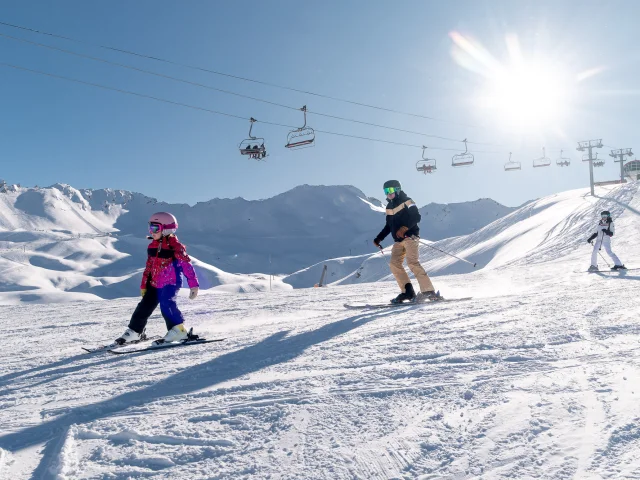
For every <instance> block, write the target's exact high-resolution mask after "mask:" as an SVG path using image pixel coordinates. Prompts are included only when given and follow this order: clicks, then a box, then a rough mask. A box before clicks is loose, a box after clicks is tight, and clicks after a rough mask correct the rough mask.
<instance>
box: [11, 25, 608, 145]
mask: <svg viewBox="0 0 640 480" xmlns="http://www.w3.org/2000/svg"><path fill="white" fill-rule="evenodd" d="M0 25H4V26H7V27H11V28H15V29H19V30H24V31H28V32H32V33H36V34H39V35H46V36H49V37H53V38H60V39H63V40H67V41H71V42H74V43H78V44H82V45H89V46H93V47H98V48H102V49H105V50H111V51H114V52H118V53H124V54H127V55H132V56H136V57H140V58H146V59H150V60H154V61H158V62H162V63H167V64H171V65H176V66H180V67H183V68H189V69H194V70H199V71H203V72H207V73H212V74H215V75H221V76H225V77H229V78H234V79H237V80H243V81H247V82H253V83H257V84H262V85H266V86H271V87H275V88H280V89H285V90H291V91H295V92H298V93H304V94H308V95H313V96H317V97H321V98H327V99H331V100H336V101H340V102H345V103H350V104H353V105H358V106H362V107H367V108H373V109H377V110H382V111H387V112H391V113H397V114H402V115H407V116H412V117H418V118H425V119H428V120H433V121H437V122H443V123H451V124H454V125H460V126H467V127H472V128H483V129H486V128H487V127H483V126H478V125H468V124H463V123H459V122H453V121H449V120H444V119H439V118H436V117H430V116H426V115H421V114H416V113H410V112H404V111H401V110H397V109H390V108H385V107H379V106H375V105H370V104H366V103H362V102H355V101H352V100H347V99H342V98H338V97H333V96H330V95H324V94H319V93H315V92H311V91H306V90H301V89H296V88H293V87H286V86H282V85H277V84H274V83H270V82H264V81H261V80H255V79H250V78H247V77H242V76H238V75H232V74H228V73H224V72H218V71H215V70H210V69H206V68H203V67H197V66H193V65H188V64H183V63H180V62H176V61H173V60H167V59H163V58H160V57H155V56H151V55H145V54H141V53H137V52H133V51H130V50H124V49H120V48H115V47H110V46H107V45H101V44H98V43H92V42H87V41H84V40H78V39H75V38H72V37H68V36H64V35H58V34H54V33H50V32H45V31H43V30H37V29H33V28H29V27H24V26H20V25H15V24H12V23H8V22H2V21H0ZM0 36H2V37H5V38H9V39H13V40H16V41H20V42H24V43H29V44H32V45H36V46H40V47H44V48H49V49H52V50H57V51H60V52H63V53H68V54H70V55H75V56H78V57H83V58H88V59H91V60H95V61H98V62H102V63H105V64H111V65H115V66H119V67H121V68H127V69H130V70H135V71H138V72H141V73H147V74H150V75H154V76H158V77H162V78H166V79H170V80H174V81H178V82H182V83H186V84H190V85H193V86H198V87H201V88H206V89H209V90H215V91H218V92H221V93H225V94H228V95H233V96H237V97H242V98H247V99H250V100H254V101H257V102H262V103H266V104H269V105H273V106H278V107H281V108H286V109H289V110H299V109H298V108H296V107H291V106H289V105H283V104H280V103H277V102H272V101H270V100H264V99H261V98H258V97H253V96H250V95H244V94H240V93H237V92H233V91H230V90H224V89H220V88H216V87H212V86H210V85H204V84H201V83H198V82H193V81H190V80H185V79H181V78H177V77H172V76H170V75H165V74H161V73H157V72H152V71H149V70H145V69H141V68H138V67H134V66H131V65H126V64H121V63H118V62H112V61H110V60H105V59H102V58H99V57H93V56H90V55H85V54H81V53H77V52H73V51H70V50H66V49H63V48H60V47H54V46H51V45H46V44H41V43H38V42H33V41H30V40H26V39H21V38H18V37H13V36H11V35H6V34H2V33H0ZM308 113H312V114H315V115H319V116H324V117H327V118H333V119H336V120H342V121H346V122H352V123H359V124H363V125H369V126H373V127H376V128H383V129H388V130H393V131H398V132H403V133H409V134H413V135H420V136H424V137H429V138H436V139H440V140H444V141H452V142H460V143H461V141H460V140H457V139H453V138H449V137H443V136H439V135H431V134H425V133H422V132H415V131H411V130H405V129H400V128H395V127H390V126H386V125H379V124H375V123H370V122H364V121H360V120H355V119H350V118H345V117H340V116H337V115H330V114H325V113H321V112H312V111H308ZM263 123H264V122H263ZM324 133H326V132H324ZM362 138H366V137H362ZM467 143H469V144H473V145H484V146H494V147H508V145H504V144H497V143H484V142H470V141H468V142H467ZM412 146H415V145H412ZM525 148H526V149H529V148H534V147H525ZM611 148H613V147H611ZM440 150H451V151H454V149H440ZM555 150H559V149H555ZM555 150H554V151H555ZM478 153H504V152H480V151H478Z"/></svg>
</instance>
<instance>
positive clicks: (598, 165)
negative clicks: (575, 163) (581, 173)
mask: <svg viewBox="0 0 640 480" xmlns="http://www.w3.org/2000/svg"><path fill="white" fill-rule="evenodd" d="M593 166H594V167H604V160H598V161H594V162H593Z"/></svg>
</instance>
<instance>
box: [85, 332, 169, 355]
mask: <svg viewBox="0 0 640 480" xmlns="http://www.w3.org/2000/svg"><path fill="white" fill-rule="evenodd" d="M160 338H162V337H161V336H159V335H152V336H151V337H147V336H146V335H145V336H144V337H143V338H141V339H140V340H135V341H133V342H129V343H127V344H126V345H120V344H119V343H116V342H113V343H110V344H108V345H100V346H99V347H81V348H82V349H83V350H84V351H85V352H87V353H96V352H104V351H106V350H111V349H113V348H118V347H124V346H128V345H136V344H138V343H142V342H151V341H153V340H158V339H160Z"/></svg>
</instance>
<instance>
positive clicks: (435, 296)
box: [415, 290, 444, 303]
mask: <svg viewBox="0 0 640 480" xmlns="http://www.w3.org/2000/svg"><path fill="white" fill-rule="evenodd" d="M440 300H444V298H442V296H441V295H440V291H437V292H435V291H433V290H431V291H430V292H420V293H419V294H418V295H416V300H415V301H416V303H426V302H439V301H440Z"/></svg>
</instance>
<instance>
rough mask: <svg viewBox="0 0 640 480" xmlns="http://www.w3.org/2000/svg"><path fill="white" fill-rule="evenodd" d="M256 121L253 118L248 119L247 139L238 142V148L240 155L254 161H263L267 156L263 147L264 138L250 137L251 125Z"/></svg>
mask: <svg viewBox="0 0 640 480" xmlns="http://www.w3.org/2000/svg"><path fill="white" fill-rule="evenodd" d="M255 122H257V120H256V119H255V118H253V117H251V118H250V119H249V138H245V139H244V140H242V141H241V142H240V144H239V145H238V148H239V149H240V154H241V155H247V156H248V157H249V158H252V159H254V160H264V159H265V157H266V156H267V149H266V147H265V146H264V138H261V137H254V136H252V135H251V131H252V130H253V124H254V123H255Z"/></svg>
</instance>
